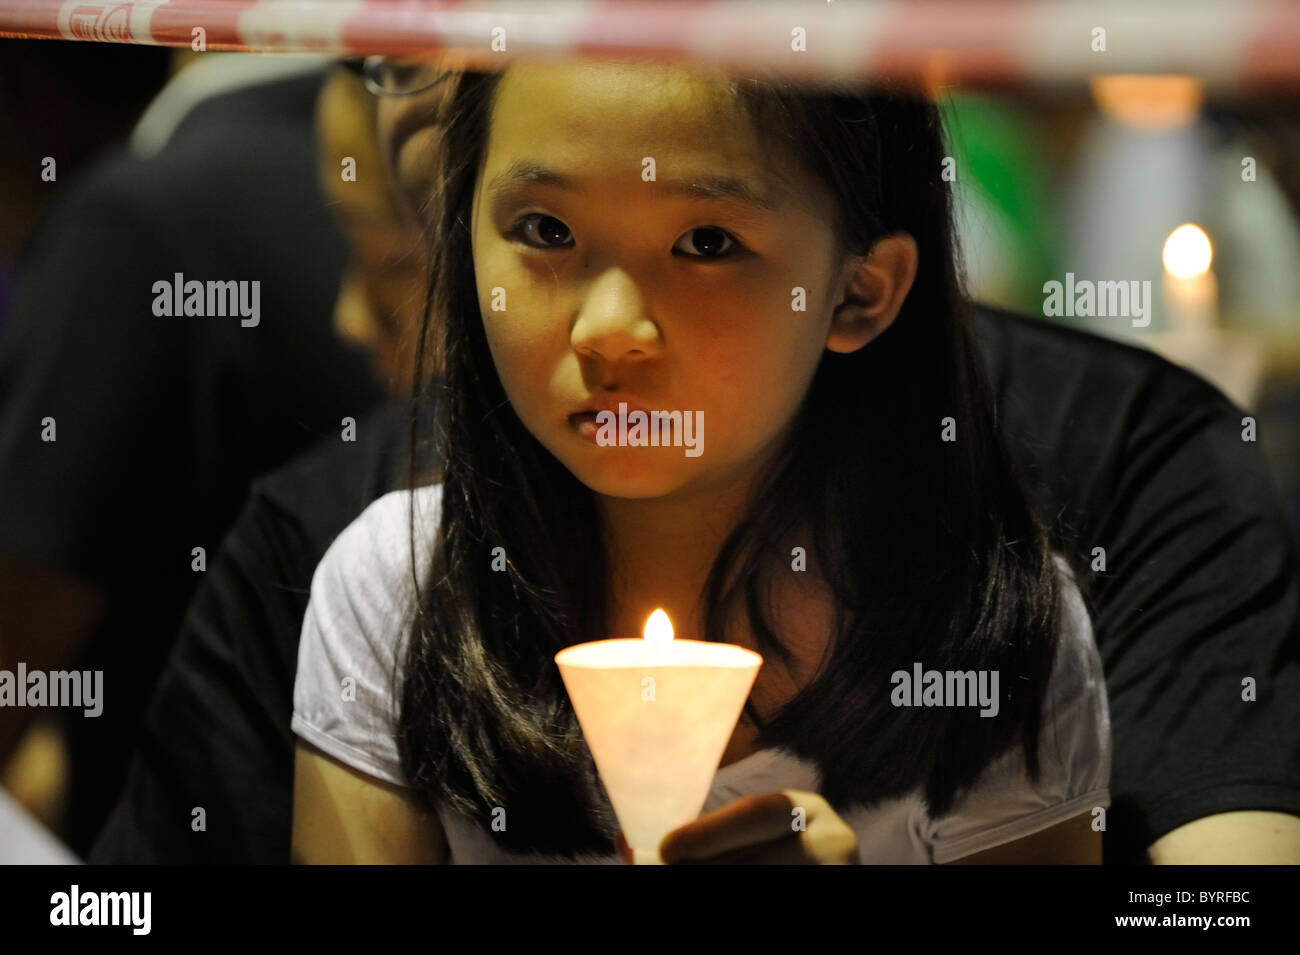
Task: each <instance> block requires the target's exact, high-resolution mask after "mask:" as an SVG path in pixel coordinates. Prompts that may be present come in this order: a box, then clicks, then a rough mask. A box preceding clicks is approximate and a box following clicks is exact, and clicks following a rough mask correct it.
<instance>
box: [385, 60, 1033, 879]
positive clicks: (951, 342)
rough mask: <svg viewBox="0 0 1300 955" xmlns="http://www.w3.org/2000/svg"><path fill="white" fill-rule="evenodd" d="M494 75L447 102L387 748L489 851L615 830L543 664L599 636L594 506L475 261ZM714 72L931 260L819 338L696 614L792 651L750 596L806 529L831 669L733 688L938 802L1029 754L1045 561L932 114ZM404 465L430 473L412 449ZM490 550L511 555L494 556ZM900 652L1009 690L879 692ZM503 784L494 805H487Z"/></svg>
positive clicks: (838, 775) (842, 803) (885, 782)
mask: <svg viewBox="0 0 1300 955" xmlns="http://www.w3.org/2000/svg"><path fill="white" fill-rule="evenodd" d="M499 79H500V74H499V73H466V74H463V75H461V76H460V77H459V78H458V80H457V82H458V86H457V88H456V90H455V92H454V94H453V96H452V97H451V100H450V103H449V107H448V109H447V112H446V113H445V116H444V135H443V141H442V160H441V161H442V170H441V177H440V181H439V186H440V190H441V191H440V193H439V194H438V201H437V202H435V203H433V204H432V207H433V208H434V209H435V210H436V211H435V212H434V213H433V215H434V222H433V227H432V229H431V241H432V243H433V248H432V258H433V269H432V276H431V279H430V289H429V298H430V307H429V309H428V310H427V314H426V320H425V324H424V327H423V328H422V330H421V334H420V338H419V343H418V346H417V355H418V356H422V355H424V354H425V351H426V340H428V342H429V344H428V346H427V347H428V348H430V349H431V350H433V351H435V352H436V353H437V354H438V355H439V358H440V360H441V362H442V363H443V365H444V369H445V378H444V379H443V380H441V381H440V382H437V383H435V382H434V381H433V380H431V382H430V384H429V385H428V386H427V389H433V388H435V387H437V388H441V389H442V400H441V403H440V404H439V403H435V404H436V405H437V406H438V407H440V409H441V417H440V418H439V420H438V421H437V422H432V423H429V424H426V423H422V421H421V418H422V415H421V413H420V409H421V408H424V407H428V406H427V405H425V404H424V403H423V402H420V401H413V413H412V419H411V420H412V442H413V446H414V444H415V442H416V441H417V439H419V438H420V437H421V436H428V435H430V434H433V435H434V436H435V437H434V440H436V442H437V447H438V453H439V458H440V460H441V464H440V468H439V471H438V473H437V475H436V477H435V478H434V479H435V480H439V481H440V482H441V484H442V490H441V495H442V497H441V512H440V513H441V517H440V522H439V524H438V528H437V532H436V537H435V540H434V541H433V542H432V544H431V545H430V544H427V543H426V544H423V545H417V543H416V541H415V534H414V514H413V513H412V517H411V524H412V536H411V542H410V543H411V547H412V550H413V551H414V548H415V547H417V546H424V547H428V546H432V548H433V553H432V560H431V563H430V565H429V568H430V569H429V573H428V575H427V576H426V577H425V578H424V580H422V581H421V580H415V581H414V583H415V585H416V588H417V600H416V604H415V605H416V615H415V619H414V620H413V622H412V627H411V630H410V632H409V636H410V641H409V645H408V647H407V649H406V652H405V658H404V667H403V671H402V674H401V677H400V687H398V686H395V697H396V698H397V702H398V709H399V712H398V714H397V727H398V731H397V732H398V746H399V751H400V754H401V760H402V768H403V772H404V773H405V775H406V776H407V779H408V781H409V783H410V785H411V787H412V790H413V792H414V794H415V796H416V797H417V798H418V799H419V800H420V801H421V802H423V803H424V804H425V805H426V806H428V807H430V808H433V807H435V806H436V805H437V804H438V803H442V804H443V805H444V806H445V807H447V808H449V809H451V810H452V811H454V812H457V813H460V814H462V815H464V816H466V817H468V818H469V819H471V820H473V821H474V822H475V823H476V824H478V825H480V826H481V827H482V828H483V829H484V831H486V832H490V833H491V836H492V838H494V839H495V840H497V842H498V843H499V844H500V845H501V846H502V847H503V848H504V849H506V850H508V851H512V852H537V853H546V854H554V855H560V856H567V857H573V856H576V855H578V854H588V853H601V854H608V853H612V852H613V851H614V845H613V842H612V835H613V833H612V832H611V827H610V824H609V819H610V814H609V812H608V802H607V797H606V796H605V794H604V792H603V790H602V789H601V788H600V786H599V781H598V778H597V776H596V774H595V769H594V764H593V762H592V760H591V756H590V753H589V752H588V750H587V748H586V745H585V742H584V741H583V738H582V734H581V731H580V728H579V726H578V723H577V719H576V717H575V715H574V712H573V707H572V705H571V704H570V702H569V698H568V695H567V693H566V691H565V688H564V685H563V682H562V681H561V679H560V675H559V671H558V669H557V667H556V665H555V662H554V656H555V654H556V652H558V651H559V650H561V649H562V648H564V647H566V646H569V645H572V644H574V643H579V642H583V641H588V640H599V639H605V638H607V637H608V636H610V634H609V633H608V632H607V630H606V623H607V620H606V615H607V612H608V610H609V608H608V606H607V601H606V594H607V593H608V591H609V585H608V568H607V565H606V560H605V555H606V550H605V546H604V543H603V540H604V538H603V537H602V531H601V524H600V517H599V513H598V510H597V507H596V503H595V498H594V495H593V493H592V491H591V490H590V489H589V488H587V487H586V486H585V485H583V484H582V483H581V482H580V481H579V480H578V479H577V478H575V477H574V476H573V474H572V473H570V472H569V471H568V469H567V468H565V467H564V466H563V465H562V464H561V463H560V462H559V461H558V460H557V459H556V458H555V457H554V456H553V455H552V454H551V453H550V452H549V451H547V450H546V449H545V448H544V447H543V446H542V445H541V443H539V442H538V441H537V440H536V438H534V437H533V435H532V434H531V433H530V432H529V431H528V430H527V428H525V427H524V425H523V424H522V422H521V421H520V420H519V418H518V416H517V415H516V414H515V412H514V410H513V408H512V407H511V405H510V402H509V401H508V399H507V398H506V395H505V392H504V389H503V387H502V384H501V381H500V378H499V377H498V374H497V371H496V367H495V365H494V363H493V360H492V356H491V353H490V351H489V349H488V344H487V339H486V337H485V333H484V329H483V322H482V318H481V315H480V312H479V302H478V295H477V291H476V285H475V273H474V262H473V257H472V254H471V235H470V228H469V223H470V214H471V201H472V197H473V195H474V190H475V185H476V179H477V176H478V174H479V171H480V169H481V164H482V161H483V158H484V149H485V143H486V140H487V134H488V129H489V123H490V117H491V111H492V104H493V100H494V93H495V90H496V87H497V84H498V82H499ZM728 83H729V90H730V93H731V95H732V96H733V97H734V101H735V102H737V103H738V104H739V105H740V106H741V107H742V108H744V109H745V110H747V113H748V115H749V116H750V118H751V119H752V121H753V122H754V124H755V128H756V129H757V130H758V132H759V134H760V135H761V136H762V137H763V139H764V141H765V142H766V143H767V144H768V145H770V146H771V147H772V149H773V150H774V154H777V155H780V156H783V157H786V158H787V159H789V160H790V161H792V162H794V163H796V164H797V167H798V168H800V169H802V170H805V171H806V172H807V173H808V174H809V175H810V176H811V177H812V178H813V179H815V180H816V181H818V182H820V183H821V184H823V185H824V186H825V187H826V189H828V190H829V192H830V194H831V195H832V196H833V197H834V200H835V206H836V208H837V210H838V215H837V218H836V221H835V222H834V223H833V224H832V225H833V229H834V232H835V235H836V236H837V237H838V239H839V242H840V247H841V249H842V251H843V252H844V253H845V254H856V255H860V254H865V253H866V252H867V251H868V250H870V248H871V247H872V245H873V244H874V243H875V241H876V240H877V239H879V238H881V237H882V236H885V235H888V234H890V233H895V232H906V233H909V234H910V235H912V236H913V237H914V238H915V240H916V243H917V246H918V248H919V251H920V259H919V271H918V273H917V276H916V279H915V282H914V284H913V287H912V289H911V292H910V293H909V294H908V296H907V298H906V301H905V303H904V304H903V307H902V310H901V312H900V313H899V315H898V317H897V318H896V320H895V321H894V322H893V323H892V325H891V326H890V327H889V328H888V329H887V330H886V331H885V332H884V333H882V334H881V335H880V336H879V337H878V338H877V339H875V340H874V341H872V342H871V343H870V344H868V345H867V346H865V347H863V348H861V349H859V350H858V351H856V352H853V353H851V354H840V353H835V352H831V351H829V350H827V351H825V352H824V353H823V357H822V359H821V364H820V366H819V368H818V369H817V371H816V373H815V376H814V379H813V381H812V384H811V387H810V390H809V392H808V394H807V395H806V396H805V399H804V401H803V403H802V405H801V407H800V410H799V412H798V416H797V418H796V420H795V424H794V426H793V428H792V429H790V431H789V437H788V439H787V441H786V443H785V445H784V446H783V447H782V448H781V449H780V453H779V454H777V455H776V456H775V458H774V459H773V460H772V462H771V464H770V466H769V468H768V470H767V472H766V473H765V474H764V475H763V477H762V479H761V480H760V481H759V482H757V484H756V487H755V490H754V492H753V494H752V496H751V498H750V500H749V502H748V509H747V512H746V513H745V516H744V517H743V519H742V520H740V521H739V522H738V523H737V525H736V527H735V529H734V530H733V531H732V532H731V534H730V536H729V537H728V538H727V539H726V540H725V542H724V544H723V546H722V548H721V552H720V553H719V555H718V557H717V560H716V562H715V564H714V565H713V567H712V570H711V572H710V575H709V577H708V579H707V582H706V585H705V588H704V593H703V594H702V595H701V599H702V607H703V611H704V613H703V619H704V620H705V621H706V629H705V634H704V635H703V638H704V639H708V640H721V639H723V635H724V634H725V633H726V632H728V631H727V622H728V621H729V620H731V619H733V616H734V615H735V614H736V613H737V612H738V611H739V610H743V611H744V612H745V613H747V614H748V621H749V625H750V627H751V628H752V630H753V632H754V635H755V639H756V641H757V644H758V649H759V651H760V652H761V653H763V654H764V656H767V657H769V658H775V659H786V658H787V657H788V654H787V650H786V648H785V647H784V645H783V643H782V639H781V635H780V634H779V633H776V632H774V630H773V627H772V626H771V625H770V624H769V622H768V621H767V620H766V617H765V614H764V610H763V608H764V607H765V606H767V602H766V589H767V587H768V586H769V585H770V583H771V580H772V574H773V573H779V572H780V570H781V569H782V568H784V569H785V570H786V571H787V572H788V570H789V567H790V560H791V555H790V551H789V550H785V551H783V552H782V551H779V550H777V549H776V548H775V547H774V544H773V542H776V541H788V540H790V539H791V537H790V535H791V534H792V533H796V531H795V529H796V528H811V532H810V536H809V538H808V540H807V541H806V543H805V547H806V551H807V555H808V563H809V566H816V567H818V568H821V569H822V572H823V573H824V574H825V575H826V578H827V583H828V584H829V585H830V587H831V589H832V591H833V593H834V595H835V598H836V602H837V614H836V622H835V635H834V642H833V645H832V650H831V654H830V656H829V658H828V661H827V662H826V664H825V665H824V666H823V667H822V669H821V671H820V674H819V675H818V676H817V677H816V678H815V679H814V680H813V681H812V682H811V683H810V684H809V685H808V686H806V687H805V688H804V690H803V691H802V692H801V693H800V694H799V695H798V696H796V697H795V698H794V699H793V700H791V701H790V702H789V703H788V704H787V705H786V706H785V707H783V708H782V709H781V710H780V711H778V712H777V713H776V714H775V715H774V716H773V717H772V718H771V719H770V720H769V721H767V722H763V721H761V720H759V719H758V717H757V714H756V713H754V712H753V709H752V707H749V708H747V713H748V714H749V716H750V718H751V719H754V721H755V723H756V725H757V726H758V728H759V735H758V740H757V745H758V746H759V747H762V748H772V747H783V748H785V749H787V750H789V751H790V752H792V753H794V754H796V755H798V756H801V757H804V758H807V759H810V760H813V761H814V762H815V764H816V765H817V766H818V767H819V769H820V771H821V775H822V787H821V792H822V795H823V796H824V797H825V798H826V799H827V800H828V802H830V804H831V805H832V806H835V807H836V808H837V810H843V809H845V808H848V807H851V806H855V805H861V806H867V805H870V804H872V803H875V802H878V801H880V800H883V799H886V798H889V797H892V796H899V795H902V794H904V793H907V792H909V791H912V790H914V789H917V788H919V789H920V790H921V791H922V792H923V795H924V799H925V803H926V806H927V808H928V810H929V812H930V813H931V815H932V816H938V815H942V814H944V813H945V812H946V811H948V810H949V809H950V807H951V806H952V804H953V801H954V799H955V797H956V795H957V794H958V793H959V791H960V790H961V789H962V787H964V786H966V785H968V784H970V783H971V782H972V781H973V780H974V779H975V778H976V776H978V774H979V772H980V770H981V769H982V768H983V767H985V766H986V765H987V764H988V763H989V762H990V760H992V759H993V758H994V757H996V756H998V755H1001V754H1002V753H1004V752H1006V751H1007V749H1008V747H1009V746H1011V745H1012V744H1013V743H1015V742H1016V741H1019V742H1020V743H1021V744H1022V745H1023V747H1024V752H1025V759H1026V763H1027V765H1028V767H1029V771H1030V774H1031V776H1034V777H1036V776H1037V772H1038V737H1039V732H1040V728H1041V727H1040V721H1041V720H1040V717H1041V708H1042V703H1043V698H1044V691H1045V689H1046V686H1047V683H1048V678H1049V676H1050V673H1051V669H1052V662H1053V659H1054V653H1055V649H1056V642H1057V635H1056V629H1057V587H1058V585H1057V578H1056V570H1055V567H1054V565H1053V561H1052V554H1051V549H1050V543H1049V541H1048V539H1047V536H1046V532H1045V530H1044V528H1043V527H1042V526H1041V525H1040V524H1039V523H1038V521H1037V520H1036V519H1035V517H1034V515H1033V514H1032V513H1031V511H1030V509H1029V505H1028V504H1027V501H1026V497H1025V494H1024V492H1023V490H1022V488H1021V485H1020V484H1019V481H1018V478H1017V476H1016V474H1015V473H1014V471H1013V469H1012V466H1011V464H1010V462H1009V458H1008V455H1007V453H1006V451H1005V449H1004V447H1003V444H1002V441H1001V438H1000V436H999V433H998V431H997V428H996V424H995V420H994V411H993V401H992V396H991V393H990V389H989V386H988V384H987V382H986V379H985V373H984V369H983V367H982V365H981V359H980V355H979V353H978V352H977V349H976V343H975V341H974V340H973V333H972V329H971V320H970V315H969V313H968V306H967V303H966V301H965V299H964V296H963V294H962V291H961V284H960V280H959V272H958V266H957V259H956V249H955V244H954V239H953V225H952V210H951V200H950V196H949V190H948V186H947V183H946V182H945V181H944V180H943V178H942V171H943V160H944V148H943V133H942V129H941V122H940V117H939V113H938V110H937V108H936V107H935V105H934V104H933V103H932V102H930V101H929V100H928V99H927V98H925V97H924V96H921V95H919V94H917V93H914V92H910V91H907V90H902V89H888V88H881V87H871V88H868V87H859V86H845V85H824V86H818V87H807V86H797V85H794V84H791V83H787V82H783V81H779V80H777V81H772V80H769V79H766V78H756V77H745V78H740V77H736V76H731V77H729V78H728ZM420 360H421V359H420V358H419V357H417V361H420ZM418 387H419V386H417V389H418ZM427 393H428V392H427V390H426V392H425V394H426V395H427ZM416 397H419V395H418V394H413V398H416ZM949 419H950V420H949ZM945 431H946V433H945ZM954 431H955V440H951V438H952V437H953V436H954ZM946 439H947V440H946ZM411 476H412V484H413V485H414V484H416V483H418V482H417V480H416V478H415V466H414V463H413V464H412V472H411ZM412 508H414V496H413V497H412ZM496 548H503V552H504V555H505V562H506V569H505V571H504V572H502V571H493V570H492V569H491V567H492V562H493V559H494V556H496V557H498V558H499V555H500V554H501V553H502V552H500V551H495V549H496ZM914 662H920V663H922V664H923V666H924V668H925V669H926V670H931V669H934V670H940V671H943V670H961V671H967V670H974V671H998V673H999V675H1000V686H1001V700H1000V712H999V713H998V715H997V716H996V717H995V718H984V717H980V716H979V714H978V708H977V707H952V706H947V707H943V706H941V707H924V706H921V707H895V706H893V705H892V704H891V702H890V695H891V690H892V689H893V683H892V682H891V674H893V673H894V672H895V671H898V670H904V671H907V672H908V673H911V670H912V665H913V663H914ZM496 809H502V810H504V811H505V815H504V817H500V816H499V814H498V817H497V818H503V819H504V821H505V823H506V825H505V826H504V828H501V827H499V826H492V825H491V823H492V821H493V819H494V810H496Z"/></svg>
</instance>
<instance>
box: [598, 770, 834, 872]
mask: <svg viewBox="0 0 1300 955" xmlns="http://www.w3.org/2000/svg"><path fill="white" fill-rule="evenodd" d="M618 854H619V856H620V857H621V858H622V859H623V861H624V862H627V863H629V864H630V863H631V862H632V850H631V849H630V848H629V847H628V844H627V840H626V839H624V838H623V833H622V832H621V831H620V832H619V834H618ZM659 854H660V856H662V857H663V860H664V862H665V863H667V864H669V865H683V864H685V865H692V864H694V865H701V864H703V865H857V864H858V862H859V859H858V839H857V836H856V835H855V834H854V832H853V829H852V827H850V826H849V824H848V823H846V822H845V821H844V820H843V819H841V818H840V817H839V816H837V815H836V814H835V811H834V810H833V809H831V807H830V804H829V803H827V802H826V800H825V799H823V798H822V797H821V796H819V795H817V794H816V793H807V792H800V791H798V790H794V789H783V790H781V791H780V792H774V793H765V794H764V795H762V796H746V797H744V798H742V799H737V800H736V801H735V802H731V803H728V804H727V805H725V806H722V807H720V808H718V809H715V810H714V811H713V812H711V813H708V814H707V815H704V816H701V817H700V818H699V819H696V820H695V821H694V822H691V823H688V824H686V825H684V826H680V827H678V828H677V829H674V830H673V831H672V832H670V833H669V834H668V835H666V836H664V838H663V841H662V842H661V843H660V844H659Z"/></svg>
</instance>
